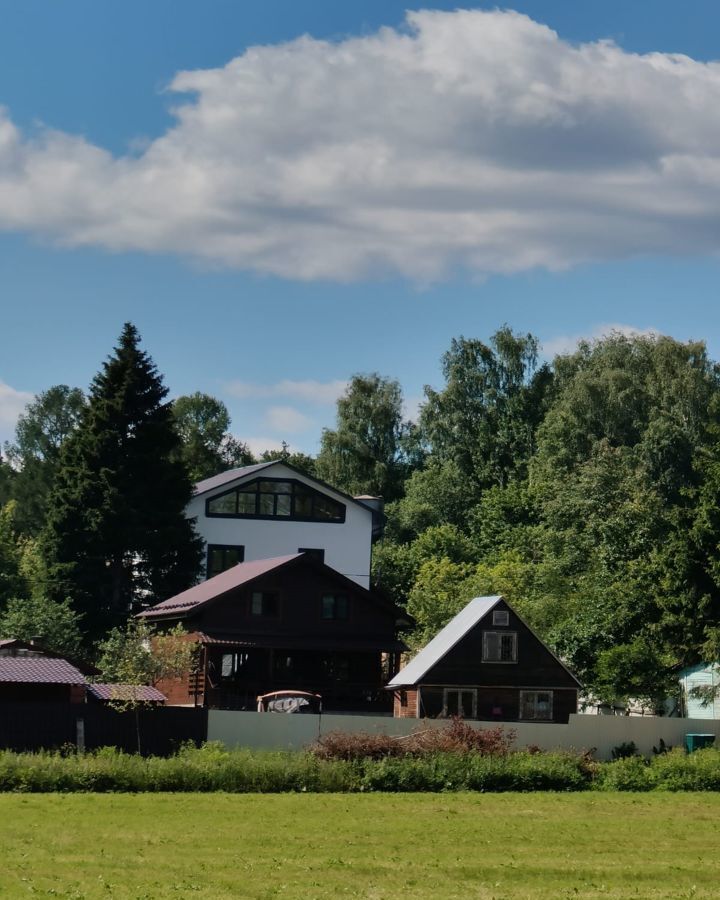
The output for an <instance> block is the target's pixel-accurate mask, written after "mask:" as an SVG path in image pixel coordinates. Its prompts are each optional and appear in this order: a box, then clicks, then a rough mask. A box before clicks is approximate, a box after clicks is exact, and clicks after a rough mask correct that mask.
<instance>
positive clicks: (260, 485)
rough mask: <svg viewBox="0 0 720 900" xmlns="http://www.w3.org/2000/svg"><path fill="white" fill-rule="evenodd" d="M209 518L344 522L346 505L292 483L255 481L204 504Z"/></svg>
mask: <svg viewBox="0 0 720 900" xmlns="http://www.w3.org/2000/svg"><path fill="white" fill-rule="evenodd" d="M205 514H206V515H207V516H209V517H210V518H231V519H295V520H300V521H304V522H344V521H345V505H344V504H343V503H339V502H338V501H337V500H333V498H332V497H328V496H327V495H326V494H321V493H320V491H316V490H315V489H314V488H311V487H309V486H308V485H306V484H303V483H302V482H301V481H296V480H295V479H292V478H291V479H280V478H256V479H255V480H254V481H250V482H248V483H247V484H243V485H241V486H240V487H238V488H233V490H231V491H226V492H225V493H224V494H218V495H217V496H216V497H211V498H210V499H209V500H207V501H206V503H205Z"/></svg>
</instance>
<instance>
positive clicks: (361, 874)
mask: <svg viewBox="0 0 720 900" xmlns="http://www.w3.org/2000/svg"><path fill="white" fill-rule="evenodd" d="M719 851H720V796H718V795H710V794H655V795H652V796H650V795H646V794H597V793H585V794H492V795H487V794H485V795H483V794H440V795H439V794H422V795H419V794H406V795H397V794H373V795H348V794H276V795H256V794H253V795H248V794H244V795H237V794H235V795H230V794H156V795H153V794H114V795H106V794H67V795H62V794H25V795H22V794H5V795H0V898H3V900H4V898H6V897H31V896H34V897H37V896H46V897H47V896H52V897H76V898H85V897H93V898H94V897H127V898H133V900H138V898H146V897H147V898H165V897H190V898H194V897H197V898H205V897H207V898H218V900H219V898H231V897H232V898H236V897H253V898H255V897H257V898H264V897H286V898H295V897H298V898H306V897H307V898H321V897H336V896H339V897H367V898H394V897H412V898H435V897H438V898H446V897H447V898H491V897H496V898H516V897H517V898H519V897H523V898H527V897H542V898H561V897H640V898H659V897H667V898H682V897H718V896H720V852H719Z"/></svg>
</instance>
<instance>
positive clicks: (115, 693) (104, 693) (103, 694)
mask: <svg viewBox="0 0 720 900" xmlns="http://www.w3.org/2000/svg"><path fill="white" fill-rule="evenodd" d="M87 689H88V693H90V694H92V695H93V697H95V698H96V699H98V700H140V701H141V702H143V703H164V702H165V701H166V700H167V697H166V696H165V694H163V693H161V692H160V691H159V690H158V689H157V688H154V687H151V686H150V685H147V684H144V685H140V686H136V685H134V684H89V685H88V686H87Z"/></svg>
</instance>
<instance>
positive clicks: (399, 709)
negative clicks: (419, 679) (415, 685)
mask: <svg viewBox="0 0 720 900" xmlns="http://www.w3.org/2000/svg"><path fill="white" fill-rule="evenodd" d="M417 714H418V692H417V689H412V688H411V689H410V690H407V691H395V694H394V702H393V716H394V717H395V718H396V719H417Z"/></svg>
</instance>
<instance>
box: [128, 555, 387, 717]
mask: <svg viewBox="0 0 720 900" xmlns="http://www.w3.org/2000/svg"><path fill="white" fill-rule="evenodd" d="M139 615H140V616H142V617H144V618H146V619H148V620H150V621H151V622H154V623H155V624H156V625H158V626H159V627H163V626H165V625H167V626H172V625H174V624H176V623H177V622H181V623H182V624H183V626H184V627H185V629H186V630H187V631H188V639H189V640H193V641H196V642H197V643H198V645H199V658H198V662H197V672H195V673H190V672H189V673H187V675H186V676H185V677H182V678H179V679H174V680H166V681H162V682H159V683H158V684H157V685H156V686H157V687H158V688H159V689H160V690H161V691H162V692H163V693H164V694H165V695H166V697H167V698H168V703H169V704H171V705H195V706H205V707H211V708H215V709H247V710H255V709H256V708H257V697H258V695H260V694H266V693H268V692H269V691H273V690H289V689H297V690H303V691H310V692H313V693H318V694H321V695H322V702H323V709H324V710H326V711H329V710H333V711H347V712H352V711H367V712H371V711H376V712H390V711H391V709H392V697H391V696H390V695H388V694H387V692H386V691H385V690H384V687H385V685H386V684H387V682H388V680H389V679H390V678H392V676H393V675H394V674H395V672H397V670H398V668H399V663H400V653H401V651H402V650H404V649H405V645H404V644H403V643H402V642H401V641H399V640H398V639H397V620H398V610H397V609H396V607H395V606H394V605H393V604H392V603H390V602H389V601H387V600H386V599H384V598H383V597H382V596H380V595H379V594H376V593H374V592H372V591H368V590H366V589H365V588H362V587H360V586H359V585H358V584H356V583H355V582H354V581H351V580H350V579H348V578H346V577H345V576H344V575H341V574H340V573H339V572H336V571H335V570H334V569H332V568H330V566H326V565H325V564H324V563H322V562H320V561H319V560H317V559H315V558H313V557H312V556H311V555H310V554H304V553H295V554H292V555H290V556H281V557H275V558H273V559H263V560H254V561H252V562H245V563H239V564H238V565H236V566H233V567H232V568H230V569H227V570H226V571H224V572H221V573H220V574H219V575H216V576H215V577H214V578H210V579H208V580H207V581H203V582H201V583H200V584H197V585H195V586H194V587H192V588H190V589H189V590H187V591H184V592H183V593H181V594H178V595H177V596H176V597H171V598H170V599H168V600H165V601H163V602H162V603H159V604H157V606H154V607H152V608H151V609H148V610H145V611H144V612H142V613H140V614H139Z"/></svg>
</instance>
